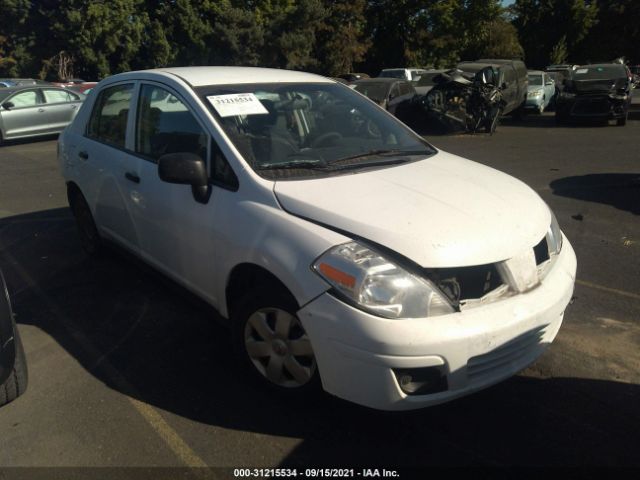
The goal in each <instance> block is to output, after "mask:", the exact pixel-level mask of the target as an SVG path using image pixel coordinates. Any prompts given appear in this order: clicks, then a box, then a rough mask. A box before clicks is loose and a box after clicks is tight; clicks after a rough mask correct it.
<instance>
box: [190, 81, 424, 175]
mask: <svg viewBox="0 0 640 480" xmlns="http://www.w3.org/2000/svg"><path fill="white" fill-rule="evenodd" d="M196 91H197V92H198V94H199V95H200V96H201V98H202V99H203V101H204V102H205V104H206V105H207V106H208V107H209V108H210V110H211V111H212V113H213V114H214V116H215V117H216V119H217V120H218V122H219V123H220V125H221V126H222V128H223V129H224V131H225V133H226V134H227V136H228V137H229V139H230V140H231V141H232V142H233V144H234V146H235V147H236V148H237V149H238V151H239V152H240V153H241V154H242V156H243V157H244V159H245V160H246V161H247V163H248V164H249V165H250V166H251V168H253V169H254V170H255V171H256V172H258V174H260V175H261V176H263V177H265V178H269V179H289V178H301V177H314V176H322V175H330V174H336V173H338V172H342V171H344V170H345V169H346V167H349V171H351V172H353V171H354V170H357V169H358V168H359V167H361V168H369V167H370V166H372V164H373V162H372V160H376V161H378V162H379V163H380V164H382V163H386V164H387V165H388V164H390V162H391V161H393V162H394V163H399V162H400V161H415V160H420V159H421V158H424V157H425V156H427V155H431V154H433V153H435V152H436V151H435V149H433V147H431V146H430V145H429V144H428V143H427V142H425V141H424V140H423V139H422V138H421V137H419V136H417V135H416V134H414V133H413V132H412V131H411V130H409V129H408V128H407V127H405V126H404V125H403V124H402V123H400V122H399V121H397V120H395V119H394V118H393V117H392V116H390V115H389V114H387V113H386V112H384V111H383V110H381V109H380V108H379V107H378V106H376V105H375V104H374V103H373V102H371V101H370V100H367V99H366V98H364V97H363V96H361V95H359V94H358V93H356V92H353V91H352V90H351V89H350V88H349V87H346V86H344V85H341V84H333V83H319V84H311V83H298V84H243V85H224V86H222V85H214V86H210V87H199V88H197V89H196ZM390 157H392V158H390Z"/></svg>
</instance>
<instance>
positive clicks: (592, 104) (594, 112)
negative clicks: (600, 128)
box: [557, 95, 631, 119]
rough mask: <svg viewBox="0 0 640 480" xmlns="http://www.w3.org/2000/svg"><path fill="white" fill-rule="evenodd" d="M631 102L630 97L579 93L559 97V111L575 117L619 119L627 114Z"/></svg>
mask: <svg viewBox="0 0 640 480" xmlns="http://www.w3.org/2000/svg"><path fill="white" fill-rule="evenodd" d="M630 102H631V99H630V97H629V98H628V99H616V98H610V97H609V96H608V95H577V96H575V97H573V98H570V99H559V100H558V103H557V111H558V112H560V113H561V114H564V115H566V116H570V117H575V118H600V119H605V118H606V119H617V118H623V117H624V116H626V114H627V110H628V109H629V104H630Z"/></svg>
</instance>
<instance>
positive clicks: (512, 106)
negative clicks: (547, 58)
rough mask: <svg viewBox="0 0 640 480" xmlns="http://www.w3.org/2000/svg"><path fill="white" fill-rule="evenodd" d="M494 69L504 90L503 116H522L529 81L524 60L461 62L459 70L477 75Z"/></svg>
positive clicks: (488, 59)
mask: <svg viewBox="0 0 640 480" xmlns="http://www.w3.org/2000/svg"><path fill="white" fill-rule="evenodd" d="M486 67H493V68H495V69H497V70H498V72H499V76H500V77H499V78H500V80H499V85H500V88H501V89H502V100H503V101H504V102H505V106H504V109H503V111H502V114H503V115H507V114H509V113H515V114H521V113H523V112H524V104H525V101H526V100H527V87H528V86H529V80H528V76H527V67H526V65H525V64H524V62H523V61H522V60H506V59H497V58H481V59H479V60H475V61H473V62H460V63H458V66H457V68H458V69H460V70H462V71H463V72H469V73H477V72H479V71H480V70H482V69H483V68H486Z"/></svg>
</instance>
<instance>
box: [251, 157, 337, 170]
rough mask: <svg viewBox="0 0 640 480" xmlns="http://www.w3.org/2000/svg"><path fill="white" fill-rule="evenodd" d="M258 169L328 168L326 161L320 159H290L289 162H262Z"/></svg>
mask: <svg viewBox="0 0 640 480" xmlns="http://www.w3.org/2000/svg"><path fill="white" fill-rule="evenodd" d="M256 168H257V169H258V170H278V169H287V168H309V169H314V168H317V169H323V168H327V164H326V162H324V161H323V160H318V159H305V160H302V159H300V160H289V161H287V162H280V163H260V164H258V166H257V167H256Z"/></svg>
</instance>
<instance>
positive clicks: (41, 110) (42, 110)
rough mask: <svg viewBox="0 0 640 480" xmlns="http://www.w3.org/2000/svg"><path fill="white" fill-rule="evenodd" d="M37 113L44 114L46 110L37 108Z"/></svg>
mask: <svg viewBox="0 0 640 480" xmlns="http://www.w3.org/2000/svg"><path fill="white" fill-rule="evenodd" d="M38 111H39V112H40V113H42V112H45V111H46V110H45V109H44V108H39V109H38Z"/></svg>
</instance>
